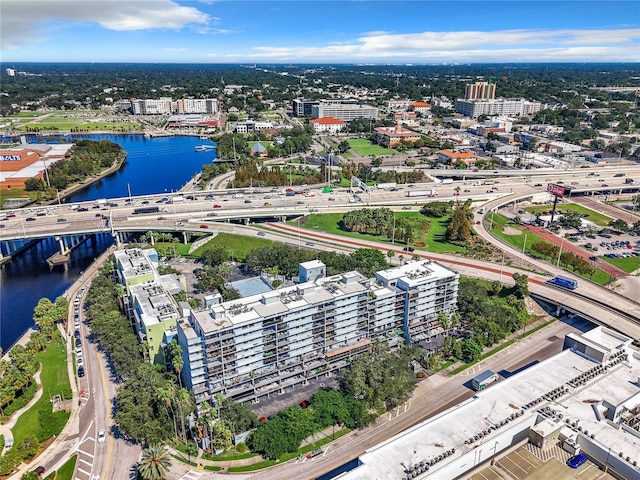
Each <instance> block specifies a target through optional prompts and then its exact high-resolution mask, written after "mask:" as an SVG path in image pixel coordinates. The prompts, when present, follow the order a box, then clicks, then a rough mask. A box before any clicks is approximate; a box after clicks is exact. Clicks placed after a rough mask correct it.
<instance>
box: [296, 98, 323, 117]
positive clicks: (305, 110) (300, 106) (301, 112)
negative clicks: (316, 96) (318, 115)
mask: <svg viewBox="0 0 640 480" xmlns="http://www.w3.org/2000/svg"><path fill="white" fill-rule="evenodd" d="M319 103H320V100H305V99H302V98H297V99H295V100H294V101H293V102H292V104H291V108H292V110H293V116H294V117H310V116H311V109H312V107H313V106H314V105H318V104H319Z"/></svg>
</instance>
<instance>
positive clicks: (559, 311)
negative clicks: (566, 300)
mask: <svg viewBox="0 0 640 480" xmlns="http://www.w3.org/2000/svg"><path fill="white" fill-rule="evenodd" d="M563 313H564V308H562V307H561V306H560V305H558V306H557V307H556V317H559V316H560V315H562V314H563Z"/></svg>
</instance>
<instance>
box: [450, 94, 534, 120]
mask: <svg viewBox="0 0 640 480" xmlns="http://www.w3.org/2000/svg"><path fill="white" fill-rule="evenodd" d="M541 109H542V104H541V103H540V102H530V101H528V100H525V99H524V98H497V99H492V100H486V99H477V100H456V103H455V110H456V112H458V113H461V114H463V115H465V116H467V117H472V118H476V117H479V116H480V115H488V116H505V117H514V116H521V115H533V114H534V113H537V112H539V111H540V110H541Z"/></svg>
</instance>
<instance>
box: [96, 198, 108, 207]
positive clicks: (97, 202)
mask: <svg viewBox="0 0 640 480" xmlns="http://www.w3.org/2000/svg"><path fill="white" fill-rule="evenodd" d="M106 204H107V199H106V198H99V199H97V200H96V205H100V206H101V207H102V206H104V205H106Z"/></svg>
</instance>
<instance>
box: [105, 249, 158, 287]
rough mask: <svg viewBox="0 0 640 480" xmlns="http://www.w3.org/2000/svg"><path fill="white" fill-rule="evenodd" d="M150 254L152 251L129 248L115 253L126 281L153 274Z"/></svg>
mask: <svg viewBox="0 0 640 480" xmlns="http://www.w3.org/2000/svg"><path fill="white" fill-rule="evenodd" d="M149 252H150V250H142V249H140V248H128V249H126V250H116V251H115V252H114V255H115V257H116V260H117V261H118V263H119V264H120V266H121V271H122V275H123V277H124V278H125V279H127V278H135V277H138V276H140V275H147V274H149V273H153V267H152V265H151V260H150V259H149V257H148V255H150V253H149ZM154 252H155V250H154Z"/></svg>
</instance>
